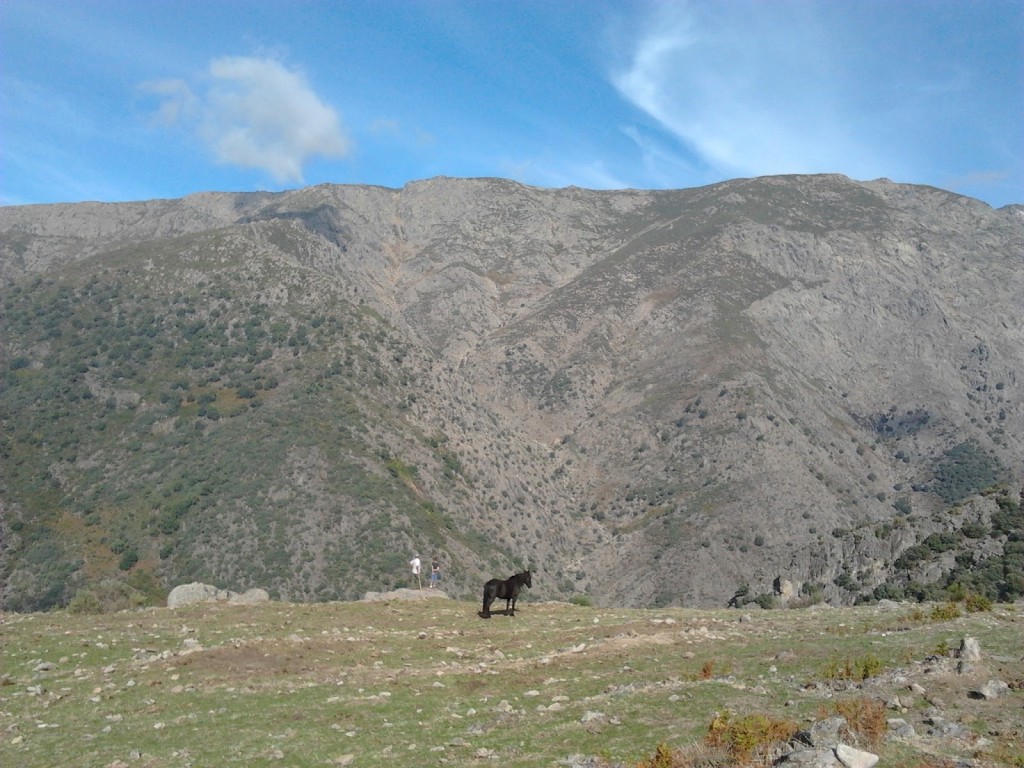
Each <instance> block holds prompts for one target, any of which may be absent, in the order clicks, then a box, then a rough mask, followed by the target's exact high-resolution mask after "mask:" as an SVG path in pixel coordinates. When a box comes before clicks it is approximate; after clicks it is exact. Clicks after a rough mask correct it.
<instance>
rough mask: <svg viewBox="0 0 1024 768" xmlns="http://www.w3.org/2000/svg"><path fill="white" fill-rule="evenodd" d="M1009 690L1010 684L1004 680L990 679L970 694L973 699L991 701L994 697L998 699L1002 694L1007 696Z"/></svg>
mask: <svg viewBox="0 0 1024 768" xmlns="http://www.w3.org/2000/svg"><path fill="white" fill-rule="evenodd" d="M1009 692H1010V686H1009V685H1007V684H1006V683H1004V682H1003V681H1002V680H989V681H988V682H987V683H985V684H984V685H983V686H981V688H979V689H978V690H976V691H971V692H970V694H969V695H970V697H971V698H972V699H985V700H987V701H991V700H992V699H998V698H999V697H1000V696H1005V695H1006V694H1008V693H1009Z"/></svg>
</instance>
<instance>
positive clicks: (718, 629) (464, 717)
mask: <svg viewBox="0 0 1024 768" xmlns="http://www.w3.org/2000/svg"><path fill="white" fill-rule="evenodd" d="M476 607H477V606H476V605H475V604H468V603H462V602H456V601H449V600H445V599H433V600H427V601H424V602H404V601H395V602H390V603H322V604H285V603H270V604H265V605H262V606H223V605H207V606H194V607H189V608H184V609H177V610H174V611H171V610H167V609H162V608H147V609H141V610H136V611H124V612H120V613H117V614H113V615H100V616H96V615H78V614H72V613H69V612H66V611H59V612H53V613H45V614H20V615H19V614H9V615H7V616H6V617H4V623H3V624H0V635H2V638H3V642H2V645H0V683H2V684H0V713H2V718H3V720H2V722H3V730H2V732H0V764H3V765H19V766H26V768H31V766H40V767H41V766H47V767H48V768H49V767H50V766H54V765H83V766H106V765H109V764H110V763H113V762H114V761H117V760H123V761H126V762H129V763H130V764H132V765H141V766H180V765H197V766H198V765H246V766H264V765H267V766H270V765H274V766H280V765H289V766H307V765H308V766H321V765H330V764H332V762H335V761H337V762H343V758H345V756H347V755H351V756H353V758H354V759H353V762H352V765H354V766H359V765H382V764H391V763H393V764H397V763H398V762H399V761H402V762H413V763H416V764H418V765H441V764H443V765H448V766H474V765H480V764H499V765H502V766H509V767H510V768H516V767H521V768H527V767H528V766H548V765H554V764H556V761H557V760H559V759H564V758H565V757H566V756H568V755H571V754H585V755H600V756H604V757H605V758H606V759H608V760H610V761H624V762H626V763H627V764H630V765H635V764H636V763H638V762H639V761H641V760H643V759H646V758H648V757H649V756H650V755H651V754H653V753H654V750H655V748H656V746H657V745H658V744H662V743H663V744H667V745H669V746H670V747H672V748H680V747H683V746H685V745H688V744H692V743H694V742H696V741H699V740H701V739H702V738H703V737H704V735H705V734H706V733H707V731H708V727H709V725H710V723H711V722H712V721H713V719H714V718H715V717H716V713H724V712H733V713H735V714H736V716H737V717H739V718H742V717H745V716H747V715H764V716H766V717H768V718H771V719H773V720H779V721H781V720H787V721H788V720H796V721H797V722H805V721H807V720H808V719H811V718H815V717H818V716H820V712H821V710H822V708H823V707H824V706H825V705H827V704H828V705H830V704H831V703H832V702H833V701H835V700H836V698H841V697H842V695H843V694H842V693H835V694H834V696H833V694H832V691H831V689H830V690H829V695H828V696H827V697H826V696H824V695H823V694H822V693H821V690H820V689H818V688H816V687H815V686H813V685H810V683H811V682H812V681H813V680H824V676H823V674H822V672H821V670H823V669H825V667H826V666H827V665H828V664H829V663H830V662H832V661H834V660H835V659H864V658H871V659H873V660H877V665H875V664H874V662H873V664H872V670H873V671H879V670H881V671H885V670H896V669H899V668H906V667H908V666H912V665H913V662H914V661H915V660H921V659H922V658H923V654H925V653H926V652H927V649H932V648H935V647H937V646H938V645H939V644H940V643H941V642H942V641H943V640H947V639H949V638H959V637H960V636H962V635H964V634H971V635H973V636H975V637H977V638H978V639H979V642H980V643H981V647H982V648H983V650H984V652H985V653H986V654H992V655H995V656H999V657H1011V656H1012V657H1013V658H1015V659H1017V658H1019V647H1018V644H1019V638H1020V634H1019V633H1020V623H1021V621H1022V618H1024V617H1022V615H1021V612H1020V609H1019V608H1017V609H1016V610H1014V609H1012V608H1011V609H1009V610H1002V609H1001V610H999V611H996V612H994V613H989V614H974V615H971V616H963V617H959V618H957V619H955V620H953V621H951V622H927V623H913V622H910V621H907V620H906V618H905V617H904V616H902V614H894V613H892V612H882V611H878V610H877V609H872V608H866V607H865V608H850V609H834V610H827V611H820V610H805V611H772V612H764V613H758V614H755V615H754V616H753V618H752V620H751V621H749V622H740V621H739V620H738V619H739V617H740V615H741V614H740V612H739V611H695V610H683V609H667V610H646V611H645V610H626V609H593V608H587V609H582V608H580V607H578V606H573V605H567V604H554V603H545V604H535V603H531V602H529V601H526V602H524V603H523V604H522V606H521V610H520V611H519V612H517V616H516V617H515V618H508V617H505V616H501V615H497V616H495V617H494V618H493V619H491V620H490V621H483V620H481V619H479V618H478V617H477V616H476V613H475V611H476ZM908 611H909V609H908ZM896 629H899V631H896ZM193 643H198V646H199V647H198V649H196V650H189V645H191V644H193ZM41 662H50V663H53V664H56V668H55V669H53V670H49V671H37V667H38V666H39V665H40V663H41ZM709 662H712V663H711V664H709ZM709 669H710V671H711V674H710V675H708V671H709ZM1012 674H1015V675H1016V677H1017V679H1019V678H1020V677H1021V676H1022V674H1024V665H1022V664H1021V663H1019V662H1017V663H1016V667H1015V668H1014V670H1013V671H1012ZM869 683H870V681H868V682H866V683H865V686H867V685H869ZM901 690H905V686H904V688H903V689H901ZM849 695H850V696H856V697H864V696H869V697H870V696H872V695H875V696H877V697H884V696H885V695H886V694H885V692H884V691H878V692H876V693H871V692H870V691H869V689H868V688H865V689H864V690H862V691H850V693H849ZM900 695H901V696H905V693H904V692H901V693H900ZM1011 695H1013V696H1019V694H1017V693H1014V694H1011ZM965 698H966V697H965ZM978 706H981V704H978ZM1007 706H1008V707H1010V708H1011V709H1012V708H1013V707H1014V706H1017V705H1015V704H1014V703H1013V702H1010V703H1009V704H1008V705H1007ZM1018 708H1019V707H1018ZM588 713H600V715H601V716H600V717H594V716H592V715H591V716H590V718H589V719H588V718H587V717H585V716H587V714H588ZM1003 733H1004V735H1005V736H1006V741H1007V743H1003V742H1001V741H998V740H997V741H996V742H995V743H994V744H993V746H992V747H991V751H992V752H993V753H995V752H997V751H998V750H1012V749H1013V747H1012V745H1011V744H1010V743H1009V738H1010V737H1011V735H1012V730H1010V731H1007V730H1005V729H1004V730H1003ZM479 750H490V751H491V752H488V753H487V754H494V755H495V756H496V758H495V759H494V760H491V759H486V758H480V757H477V754H478V751H479ZM878 750H879V752H880V753H881V754H882V756H883V759H885V756H886V755H887V754H891V755H893V756H895V755H897V750H898V754H899V755H901V758H900V759H904V758H905V757H906V745H902V746H899V747H896V746H895V745H892V746H890V745H889V744H887V743H883V744H881V745H880V746H879V748H878ZM887 750H888V752H887ZM481 754H483V753H481ZM1008 754H1010V753H1008ZM132 755H136V757H135V758H132ZM139 755H141V756H139ZM442 761H443V762H442ZM337 762H335V764H337ZM892 764H895V763H892Z"/></svg>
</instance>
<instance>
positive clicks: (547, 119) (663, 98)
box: [0, 0, 1024, 206]
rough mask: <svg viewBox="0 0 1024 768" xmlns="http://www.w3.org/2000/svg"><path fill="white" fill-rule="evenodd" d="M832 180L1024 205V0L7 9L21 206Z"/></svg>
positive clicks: (118, 0) (11, 168)
mask: <svg viewBox="0 0 1024 768" xmlns="http://www.w3.org/2000/svg"><path fill="white" fill-rule="evenodd" d="M818 172H823V173H824V172H837V173H844V174H846V175H848V176H851V177H853V178H856V179H873V178H879V177H886V178H890V179H893V180H895V181H902V182H910V183H919V184H930V185H934V186H938V187H943V188H945V189H951V190H954V191H957V192H961V193H963V194H967V195H970V196H972V197H977V198H980V199H982V200H985V201H986V202H988V203H990V204H992V205H994V206H1002V205H1005V204H1008V203H1024V3H1022V2H1020V0H1008V1H1004V2H996V1H994V0H993V1H991V2H987V1H985V0H962V1H961V2H952V1H951V0H947V1H945V2H941V1H939V0H929V1H928V2H925V1H924V0H900V1H899V2H896V0H860V1H858V2H839V0H819V1H818V2H814V1H812V0H802V1H800V2H787V1H785V0H771V1H769V0H760V1H759V2H752V1H749V0H728V1H727V0H722V1H720V2H708V1H704V0H701V1H698V0H693V1H692V2H683V0H676V1H674V2H640V1H639V0H635V1H632V0H631V1H629V2H626V1H620V2H611V1H610V0H605V1H602V0H537V1H533V0H516V1H514V0H504V1H497V0H489V1H488V2H484V1H483V0H460V1H457V2H456V1H454V0H451V1H450V0H405V1H404V2H398V0H373V1H370V0H334V1H327V0H323V1H321V0H291V1H290V2H286V1H284V0H275V1H273V2H271V1H270V0H246V1H245V2H241V1H240V0H144V1H143V0H61V1H60V2H50V1H48V0H3V1H2V2H0V204H4V205H16V204H25V203H48V202H65V201H79V200H110V201H116V200H142V199H151V198H172V197H180V196H183V195H187V194H190V193H192V192H198V191H206V190H254V189H267V190H279V189H289V188H294V187H300V186H305V185H310V184H318V183H322V182H333V183H341V184H378V185H383V186H388V187H400V186H402V185H403V184H405V183H406V182H408V181H411V180H415V179H422V178H428V177H431V176H438V175H445V176H500V177H505V178H512V179H516V180H518V181H522V182H524V183H527V184H532V185H537V186H543V187H562V186H567V185H576V186H581V187H589V188H597V189H610V188H623V187H634V188H681V187H694V186H701V185H704V184H710V183H714V182H717V181H721V180H724V179H729V178H736V177H749V176H760V175H766V174H776V173H818Z"/></svg>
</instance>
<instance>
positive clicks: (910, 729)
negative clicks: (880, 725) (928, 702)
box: [886, 717, 917, 739]
mask: <svg viewBox="0 0 1024 768" xmlns="http://www.w3.org/2000/svg"><path fill="white" fill-rule="evenodd" d="M886 722H887V723H888V724H889V735H890V736H892V737H893V738H896V739H913V738H915V737H916V736H917V732H916V731H915V730H914V726H912V725H911V724H910V723H908V722H907V721H906V720H904V719H903V718H901V717H892V718H889V720H887V721H886Z"/></svg>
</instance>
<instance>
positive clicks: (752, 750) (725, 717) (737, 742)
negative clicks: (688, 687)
mask: <svg viewBox="0 0 1024 768" xmlns="http://www.w3.org/2000/svg"><path fill="white" fill-rule="evenodd" d="M798 730H799V726H798V725H797V724H796V723H795V722H793V721H791V720H776V719H774V718H771V717H768V716H767V715H761V714H754V715H744V716H743V717H735V716H734V715H732V714H731V713H729V712H725V713H723V714H719V715H716V716H715V718H714V719H713V720H712V721H711V724H710V725H709V726H708V734H707V736H706V737H705V741H706V742H707V743H708V744H710V745H711V746H713V747H722V748H724V749H726V750H727V751H728V752H729V754H730V755H731V756H732V758H733V759H734V760H735V761H736V762H738V763H741V764H743V763H746V762H748V761H750V760H751V758H753V757H754V756H755V755H767V754H768V753H769V752H771V751H772V750H773V749H774V748H775V747H776V746H778V745H779V744H781V743H783V742H786V741H789V740H790V739H791V738H793V736H794V735H795V734H796V732H797V731H798Z"/></svg>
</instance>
